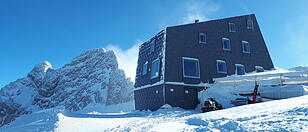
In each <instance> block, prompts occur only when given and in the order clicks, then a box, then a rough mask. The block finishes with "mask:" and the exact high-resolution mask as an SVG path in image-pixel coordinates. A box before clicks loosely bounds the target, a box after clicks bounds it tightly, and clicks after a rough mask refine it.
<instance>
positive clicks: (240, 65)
mask: <svg viewBox="0 0 308 132" xmlns="http://www.w3.org/2000/svg"><path fill="white" fill-rule="evenodd" d="M237 67H243V69H244V75H245V74H246V70H245V66H244V65H242V64H235V74H236V75H238V73H237Z"/></svg>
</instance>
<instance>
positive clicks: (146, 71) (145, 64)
mask: <svg viewBox="0 0 308 132" xmlns="http://www.w3.org/2000/svg"><path fill="white" fill-rule="evenodd" d="M144 66H145V67H146V68H145V69H144ZM144 70H145V71H144ZM147 73H148V61H146V62H145V63H144V64H143V65H142V75H146V74H147Z"/></svg>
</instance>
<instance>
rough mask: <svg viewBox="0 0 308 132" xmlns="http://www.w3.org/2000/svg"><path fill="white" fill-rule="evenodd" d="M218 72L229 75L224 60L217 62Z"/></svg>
mask: <svg viewBox="0 0 308 132" xmlns="http://www.w3.org/2000/svg"><path fill="white" fill-rule="evenodd" d="M216 65H217V72H218V73H227V67H226V62H225V61H222V60H216Z"/></svg>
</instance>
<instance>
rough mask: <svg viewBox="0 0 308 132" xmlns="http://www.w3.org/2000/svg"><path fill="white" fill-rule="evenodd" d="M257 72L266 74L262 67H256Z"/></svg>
mask: <svg viewBox="0 0 308 132" xmlns="http://www.w3.org/2000/svg"><path fill="white" fill-rule="evenodd" d="M255 68H256V72H264V69H263V67H262V66H256V67H255Z"/></svg>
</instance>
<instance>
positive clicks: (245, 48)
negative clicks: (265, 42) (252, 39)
mask: <svg viewBox="0 0 308 132" xmlns="http://www.w3.org/2000/svg"><path fill="white" fill-rule="evenodd" d="M242 46H243V52H244V53H250V45H249V43H248V42H247V41H242Z"/></svg>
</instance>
